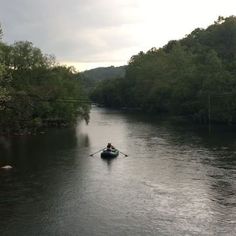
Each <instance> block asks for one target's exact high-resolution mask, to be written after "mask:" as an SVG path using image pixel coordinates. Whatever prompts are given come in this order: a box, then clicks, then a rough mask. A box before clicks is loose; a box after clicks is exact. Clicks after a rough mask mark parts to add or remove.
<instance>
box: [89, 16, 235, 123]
mask: <svg viewBox="0 0 236 236" xmlns="http://www.w3.org/2000/svg"><path fill="white" fill-rule="evenodd" d="M235 88H236V17H234V16H230V17H228V18H223V17H219V18H218V20H217V21H216V22H215V23H214V24H213V25H211V26H209V27H208V28H207V29H199V28H198V29H195V30H194V31H193V32H192V33H191V34H189V35H187V36H186V37H185V38H183V39H181V40H178V41H176V40H175V41H170V42H169V43H168V44H167V45H165V46H164V47H163V48H160V49H156V48H152V49H150V50H149V51H148V52H146V53H144V52H140V53H139V54H137V55H135V56H132V57H131V59H130V61H129V65H128V66H127V68H126V76H125V78H124V79H120V80H117V81H116V82H115V81H104V82H103V83H101V84H99V85H98V86H97V88H96V89H95V90H94V92H93V96H92V98H93V100H94V101H96V102H99V103H103V104H104V105H107V106H115V107H128V108H136V109H141V110H143V111H145V112H168V113H172V114H179V115H185V116H189V117H192V118H193V119H195V120H199V121H201V122H205V121H207V120H208V119H209V109H211V110H210V112H211V117H210V118H211V119H212V120H213V121H216V122H236V102H235V101H236V93H235ZM209 97H210V104H209V102H208V99H209Z"/></svg>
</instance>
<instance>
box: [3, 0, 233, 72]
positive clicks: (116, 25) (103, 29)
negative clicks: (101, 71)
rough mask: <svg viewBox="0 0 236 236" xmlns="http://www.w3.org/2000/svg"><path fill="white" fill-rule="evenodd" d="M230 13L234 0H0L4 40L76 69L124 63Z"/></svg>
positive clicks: (231, 12) (81, 69)
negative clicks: (26, 43)
mask: <svg viewBox="0 0 236 236" xmlns="http://www.w3.org/2000/svg"><path fill="white" fill-rule="evenodd" d="M230 15H236V0H224V1H220V0H214V1H213V0H0V22H1V24H2V28H3V32H4V41H5V42H7V43H14V42H15V41H19V40H28V41H31V42H32V43H33V44H34V45H35V46H36V47H38V48H40V49H41V50H42V51H43V52H44V53H47V54H53V55H55V56H56V58H57V61H59V62H60V63H61V64H66V65H74V66H75V67H76V68H77V69H78V70H79V71H83V70H85V69H91V68H95V67H100V66H111V65H114V66H119V65H125V64H127V63H128V61H129V59H130V57H131V56H133V55H135V54H137V53H138V52H140V51H147V50H149V49H150V48H152V47H157V48H159V47H162V46H164V45H165V44H167V43H168V41H170V40H175V39H180V38H183V37H184V36H185V35H186V34H189V33H191V31H193V30H194V29H195V28H198V27H200V28H206V27H207V26H209V25H210V24H213V23H214V21H215V20H217V18H218V16H224V17H227V16H230Z"/></svg>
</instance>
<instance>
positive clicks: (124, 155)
mask: <svg viewBox="0 0 236 236" xmlns="http://www.w3.org/2000/svg"><path fill="white" fill-rule="evenodd" d="M119 152H120V153H121V154H123V155H124V156H126V157H127V156H128V155H127V154H125V153H123V152H121V151H120V150H119Z"/></svg>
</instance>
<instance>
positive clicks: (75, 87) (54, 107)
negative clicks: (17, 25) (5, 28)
mask: <svg viewBox="0 0 236 236" xmlns="http://www.w3.org/2000/svg"><path fill="white" fill-rule="evenodd" d="M1 39H2V30H1V26H0V135H30V134H35V133H42V132H44V131H43V130H44V129H45V128H47V127H64V126H69V125H73V124H75V123H76V121H77V120H78V117H79V118H81V119H85V120H86V122H88V120H89V111H90V100H89V98H88V96H87V94H86V92H85V90H84V88H83V85H82V84H81V82H80V80H79V73H78V72H76V71H75V69H74V68H73V67H66V66H61V65H59V64H58V63H57V62H56V60H55V58H54V56H51V55H47V54H43V53H42V52H41V50H40V49H39V48H36V47H34V46H33V44H32V43H31V42H28V41H19V42H15V43H14V44H13V45H7V44H6V43H4V42H3V41H2V40H1Z"/></svg>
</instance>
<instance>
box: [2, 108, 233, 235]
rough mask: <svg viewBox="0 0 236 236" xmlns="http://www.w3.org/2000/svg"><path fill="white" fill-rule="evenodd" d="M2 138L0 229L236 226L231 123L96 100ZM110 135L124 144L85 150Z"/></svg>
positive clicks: (217, 231) (145, 231)
mask: <svg viewBox="0 0 236 236" xmlns="http://www.w3.org/2000/svg"><path fill="white" fill-rule="evenodd" d="M90 115H91V119H90V122H89V124H88V125H86V124H85V122H81V121H80V122H78V125H77V126H76V127H74V128H63V129H53V130H50V131H48V132H46V133H44V134H39V135H35V136H22V137H11V138H4V137H1V138H0V164H1V165H3V164H11V165H12V166H13V169H11V170H0V222H1V223H0V235H1V236H5V235H9V236H12V235H13V236H14V235H17V236H21V235H22V236H34V235H81V236H93V235H94V236H105V235H112V236H113V235H114V236H116V235H118V236H126V235H127V236H133V235H134V236H136V235H151V236H152V235H155V236H156V235H158V236H159V235H160V236H162V235H171V236H172V235H177V236H178V235H181V236H182V235H224V236H225V235H230V236H231V235H236V132H235V129H233V127H227V128H226V127H212V130H211V132H210V133H209V130H208V128H207V127H204V126H199V125H198V126H196V125H190V124H185V123H181V122H177V121H173V120H169V119H165V118H157V117H152V118H150V117H149V116H148V115H146V116H145V115H140V114H128V113H126V112H120V111H115V110H107V109H104V108H98V107H93V109H92V111H91V114H90ZM108 142H111V143H112V144H113V145H114V146H115V147H117V148H118V149H119V150H120V151H121V152H122V153H125V154H127V155H128V157H126V156H125V155H123V154H122V153H120V155H119V156H118V157H117V158H115V159H113V160H110V161H109V160H103V159H101V158H100V153H97V154H95V155H94V156H90V154H92V153H94V152H96V151H98V150H100V149H102V148H104V147H105V146H106V145H107V143H108Z"/></svg>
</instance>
